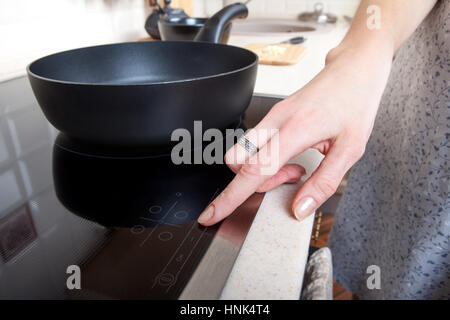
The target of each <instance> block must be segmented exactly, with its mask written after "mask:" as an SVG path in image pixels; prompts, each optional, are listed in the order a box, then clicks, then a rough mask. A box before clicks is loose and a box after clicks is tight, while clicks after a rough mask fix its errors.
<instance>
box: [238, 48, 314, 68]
mask: <svg viewBox="0 0 450 320" xmlns="http://www.w3.org/2000/svg"><path fill="white" fill-rule="evenodd" d="M245 48H246V49H248V50H251V51H253V52H254V53H256V54H257V55H258V57H259V63H260V64H270V65H277V66H286V65H293V64H296V63H298V62H299V61H300V60H301V59H302V58H303V56H304V55H305V53H306V47H304V46H302V45H298V44H286V43H283V44H274V45H271V44H268V43H252V44H249V45H246V46H245Z"/></svg>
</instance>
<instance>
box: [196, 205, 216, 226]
mask: <svg viewBox="0 0 450 320" xmlns="http://www.w3.org/2000/svg"><path fill="white" fill-rule="evenodd" d="M213 215H214V206H213V205H210V206H209V207H208V208H206V210H205V211H203V212H202V214H201V215H200V216H199V217H198V219H197V221H198V223H205V222H207V221H209V220H210V219H211V218H212V216H213Z"/></svg>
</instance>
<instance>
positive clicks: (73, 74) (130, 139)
mask: <svg viewBox="0 0 450 320" xmlns="http://www.w3.org/2000/svg"><path fill="white" fill-rule="evenodd" d="M246 15H247V8H246V6H245V5H243V4H234V5H230V6H228V7H226V8H224V9H222V10H221V11H220V12H218V13H217V14H216V15H214V16H213V17H212V18H211V19H209V20H208V21H207V22H206V23H205V26H204V27H203V28H202V29H201V30H200V32H199V34H198V35H197V37H196V41H200V42H170V41H154V42H130V43H120V44H112V45H102V46H95V47H88V48H82V49H75V50H70V51H65V52H61V53H57V54H53V55H50V56H47V57H44V58H41V59H39V60H36V61H34V62H33V63H31V64H30V65H29V66H28V77H29V79H30V82H31V86H32V88H33V91H34V94H35V95H36V98H37V100H38V102H39V105H40V106H41V108H42V110H43V111H44V114H45V116H46V117H47V119H48V120H49V121H50V122H51V123H52V124H53V125H54V126H55V127H56V128H57V129H59V130H60V131H61V132H63V133H65V134H67V135H68V136H71V137H72V138H76V139H79V140H84V141H89V142H93V143H98V144H103V145H110V146H130V147H134V146H158V145H167V144H170V136H171V134H172V131H173V130H175V129H177V128H185V129H188V130H189V131H191V132H193V121H194V120H202V121H203V129H207V128H225V127H226V126H227V125H228V124H230V123H233V122H234V121H235V120H236V119H238V118H239V117H240V116H241V115H242V114H243V113H244V111H245V109H246V108H247V106H248V104H249V102H250V99H251V96H252V93H253V88H254V84H255V79H256V69H257V64H258V59H257V56H256V55H255V54H254V53H252V52H251V51H248V50H245V49H242V48H238V47H233V46H227V45H223V44H218V43H217V42H219V39H220V38H221V34H222V32H223V30H224V28H225V26H226V25H227V24H228V23H229V21H230V20H231V19H233V18H236V17H245V16H246ZM204 41H209V42H215V43H207V42H204Z"/></svg>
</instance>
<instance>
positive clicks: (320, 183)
mask: <svg viewBox="0 0 450 320" xmlns="http://www.w3.org/2000/svg"><path fill="white" fill-rule="evenodd" d="M434 3H435V0H433V1H422V0H398V1H390V0H377V1H374V0H362V1H361V4H360V7H359V8H358V11H357V13H356V15H355V18H354V20H353V24H352V27H351V28H350V30H349V32H348V33H347V35H346V37H345V38H344V40H343V41H342V43H341V44H340V45H339V46H338V47H337V48H335V49H333V50H332V51H331V52H330V53H329V54H328V56H327V61H326V65H325V68H324V69H323V70H322V71H321V72H320V73H319V74H318V75H317V76H316V77H315V78H314V79H313V80H312V81H311V82H309V83H308V84H307V85H306V86H305V87H303V88H302V89H301V90H299V91H297V92H296V93H294V94H293V95H291V96H290V97H288V98H287V99H285V100H283V101H282V102H280V103H278V104H276V105H275V106H274V107H273V108H272V109H271V111H270V112H269V113H268V114H267V116H266V117H265V118H264V119H263V120H262V121H261V122H260V123H259V124H258V125H257V126H256V127H255V128H254V129H252V130H251V131H250V132H248V133H247V134H246V135H245V137H246V138H247V139H248V140H249V141H250V142H251V143H253V144H254V145H256V146H257V147H258V148H259V152H258V153H256V154H255V155H250V153H249V152H248V151H247V150H246V149H245V148H243V147H242V146H241V145H235V146H234V147H233V148H231V149H230V150H229V151H228V152H227V154H226V155H225V161H226V163H227V164H228V166H229V167H230V168H231V169H232V170H233V171H234V172H235V173H236V176H235V178H234V179H233V180H232V181H231V182H230V184H229V185H228V186H227V187H226V188H225V190H224V191H223V192H222V193H221V194H220V195H219V196H218V197H217V198H216V199H214V201H213V202H212V203H211V204H210V205H209V206H208V207H207V208H206V209H205V211H204V212H203V213H202V214H201V215H200V217H199V219H198V221H199V223H201V224H203V225H206V226H209V225H212V224H214V223H216V222H218V221H220V220H222V219H224V218H225V217H226V216H228V215H229V214H231V213H232V212H233V211H234V210H235V209H236V208H237V207H238V206H239V205H240V204H241V203H242V202H244V201H245V200H246V199H247V198H248V197H249V196H250V195H251V194H253V193H254V192H255V191H267V190H270V189H272V188H274V187H276V186H278V185H280V184H281V183H285V182H296V181H298V180H299V179H300V177H301V176H302V175H303V174H304V172H305V171H304V169H303V168H301V167H300V166H298V165H293V164H288V165H286V163H287V162H288V161H289V160H290V159H291V158H293V157H294V156H296V155H298V154H300V153H301V152H303V151H305V150H306V149H308V148H310V147H312V148H315V149H317V150H319V151H320V152H321V153H323V154H324V155H325V158H324V159H323V161H322V163H321V164H320V166H319V168H318V169H317V170H316V171H315V172H314V173H313V174H312V175H311V177H310V178H309V179H308V180H307V181H306V182H305V183H304V184H303V185H302V186H301V188H300V190H299V191H298V193H297V194H296V196H295V198H294V200H293V203H292V211H293V214H294V215H295V217H296V218H297V219H303V218H305V217H307V216H308V215H310V214H311V213H312V212H314V210H315V209H317V208H318V207H319V206H320V205H321V204H322V203H323V202H324V201H325V200H327V199H328V198H329V197H330V196H331V195H333V193H334V192H335V191H336V189H337V187H338V186H339V183H340V181H341V179H342V177H343V176H344V174H345V173H346V172H347V170H348V169H349V168H350V167H351V166H352V165H353V164H354V163H355V162H356V161H358V159H359V158H360V157H361V156H362V155H363V153H364V149H365V145H366V143H367V140H368V139H369V136H370V133H371V131H372V127H373V123H374V120H375V116H376V112H377V109H378V105H379V103H380V99H381V95H382V93H383V90H384V87H385V86H386V82H387V79H388V76H389V71H390V67H391V63H392V58H393V56H394V52H395V51H396V50H397V49H398V48H399V47H400V45H401V44H402V43H403V42H404V41H405V40H406V39H407V38H408V36H409V35H410V34H411V33H412V32H413V31H414V29H415V28H416V27H417V25H418V24H419V23H420V22H421V21H422V20H423V18H424V17H425V16H426V15H427V14H428V12H429V11H430V10H431V8H432V7H433V5H434ZM373 6H376V7H377V8H378V9H379V10H378V11H379V13H381V14H380V15H379V16H378V17H375V18H379V19H380V20H379V21H378V22H377V24H378V27H377V28H375V29H373V28H368V24H367V21H368V17H369V16H368V14H370V12H372V11H371V10H368V8H369V7H373ZM372 18H373V17H372ZM273 129H278V132H277V133H275V134H272V135H266V137H265V138H264V135H260V134H258V133H260V132H267V131H271V130H273ZM274 151H275V152H274ZM243 160H246V161H243ZM242 163H244V164H242ZM267 168H275V170H273V171H272V172H269V174H268V170H267Z"/></svg>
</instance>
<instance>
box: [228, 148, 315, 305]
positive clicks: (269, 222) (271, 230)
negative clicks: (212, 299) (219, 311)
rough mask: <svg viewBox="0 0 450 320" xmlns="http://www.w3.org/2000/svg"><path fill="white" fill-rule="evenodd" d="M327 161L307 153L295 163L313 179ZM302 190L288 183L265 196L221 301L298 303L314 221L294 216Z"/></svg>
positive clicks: (311, 151)
mask: <svg viewBox="0 0 450 320" xmlns="http://www.w3.org/2000/svg"><path fill="white" fill-rule="evenodd" d="M322 158H323V156H322V155H321V154H320V153H319V152H317V151H316V150H307V151H305V152H304V153H302V154H301V155H299V156H298V157H296V158H294V159H293V160H292V161H291V162H294V163H298V164H300V165H302V166H304V167H305V169H306V172H307V175H306V177H308V176H309V175H310V174H311V173H312V172H313V171H314V170H315V169H316V168H317V166H318V165H319V163H320V161H321V160H322ZM298 188H299V184H297V185H283V186H280V187H279V188H277V189H275V190H272V191H270V192H268V193H267V194H266V195H265V197H264V200H263V202H262V204H261V206H260V208H259V210H258V213H257V215H256V217H255V220H254V221H253V224H252V227H251V228H250V231H249V233H248V235H247V238H246V239H245V242H244V245H243V247H242V249H241V251H240V253H239V256H238V258H237V260H236V262H235V264H234V266H233V270H232V271H231V274H230V277H229V278H228V281H227V283H226V285H225V288H224V290H223V291H222V295H221V299H299V296H300V291H301V287H302V280H303V274H304V269H305V265H306V260H307V256H308V247H309V241H310V238H311V230H312V226H313V221H314V218H313V216H310V217H309V218H307V219H305V220H303V221H301V222H300V221H297V220H295V219H294V217H293V216H292V213H291V210H290V206H291V202H292V199H293V197H294V195H295V193H296V191H297V190H298Z"/></svg>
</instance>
